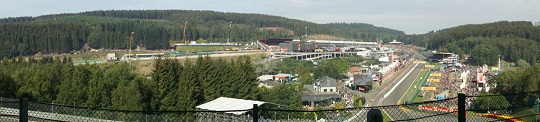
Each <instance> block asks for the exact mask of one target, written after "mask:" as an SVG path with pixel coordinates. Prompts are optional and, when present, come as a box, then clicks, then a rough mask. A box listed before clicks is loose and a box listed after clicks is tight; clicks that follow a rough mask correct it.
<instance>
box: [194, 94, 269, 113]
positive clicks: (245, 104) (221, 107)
mask: <svg viewBox="0 0 540 122" xmlns="http://www.w3.org/2000/svg"><path fill="white" fill-rule="evenodd" d="M265 103H268V102H263V101H254V100H243V99H236V98H228V97H219V98H217V99H215V100H212V101H210V102H207V103H204V104H201V105H199V106H197V107H196V108H198V109H205V110H211V111H228V110H248V109H252V108H253V104H257V105H258V106H260V105H262V104H265ZM246 112H247V111H235V112H226V113H232V114H236V115H240V114H244V113H246Z"/></svg>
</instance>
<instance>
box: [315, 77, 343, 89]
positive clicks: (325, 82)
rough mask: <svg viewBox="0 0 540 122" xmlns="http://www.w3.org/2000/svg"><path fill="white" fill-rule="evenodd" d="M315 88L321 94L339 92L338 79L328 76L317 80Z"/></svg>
mask: <svg viewBox="0 0 540 122" xmlns="http://www.w3.org/2000/svg"><path fill="white" fill-rule="evenodd" d="M313 84H314V85H313V87H314V90H315V91H319V92H337V82H336V79H333V78H330V77H328V76H324V77H322V78H319V79H317V80H315V83H313Z"/></svg>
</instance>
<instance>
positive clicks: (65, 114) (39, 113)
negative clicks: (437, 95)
mask: <svg viewBox="0 0 540 122" xmlns="http://www.w3.org/2000/svg"><path fill="white" fill-rule="evenodd" d="M538 96H539V92H531V93H518V94H505V95H492V94H488V95H480V96H465V95H464V94H459V95H458V97H457V98H449V99H444V100H438V101H427V102H419V103H410V104H403V105H390V106H377V107H360V108H345V109H331V110H314V111H303V110H283V109H270V108H264V107H263V108H259V107H258V106H256V105H254V107H253V109H248V110H230V111H202V110H198V111H123V110H108V109H95V108H87V107H75V106H64V105H57V104H49V103H38V102H28V101H27V100H26V99H8V98H0V121H23V122H25V121H28V120H36V121H41V120H44V121H92V122H113V121H138V122H153V121H160V122H178V121H220V122H221V121H232V122H239V121H240V122H241V121H245V122H248V121H260V122H277V121H279V122H288V121H290V122H302V121H306V122H308V121H330V122H357V121H379V120H380V121H452V122H454V121H538V120H540V116H539V115H540V105H539V104H538V103H540V100H539V97H538ZM510 103H513V104H510ZM232 113H243V114H240V115H237V114H232Z"/></svg>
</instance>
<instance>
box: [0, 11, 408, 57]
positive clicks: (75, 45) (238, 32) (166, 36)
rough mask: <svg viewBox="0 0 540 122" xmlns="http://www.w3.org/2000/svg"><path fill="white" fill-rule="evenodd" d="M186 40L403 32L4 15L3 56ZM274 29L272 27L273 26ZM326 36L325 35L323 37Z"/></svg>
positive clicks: (247, 18) (235, 19)
mask: <svg viewBox="0 0 540 122" xmlns="http://www.w3.org/2000/svg"><path fill="white" fill-rule="evenodd" d="M184 22H188V23H187V28H186V34H185V37H186V39H187V40H193V41H195V40H206V41H207V42H225V41H226V40H227V39H228V38H230V40H231V41H232V42H237V43H249V42H253V41H254V40H256V39H258V38H297V39H304V38H305V37H303V36H304V35H305V32H306V29H305V28H306V27H307V28H308V29H307V31H308V35H328V37H336V38H343V39H347V40H357V41H373V40H375V39H376V38H381V39H383V40H391V39H395V38H398V37H399V36H404V35H405V33H403V32H402V31H397V30H392V29H388V28H382V27H377V26H373V25H370V24H363V23H331V24H316V23H312V22H307V21H302V20H296V19H288V18H285V17H279V16H271V15H263V14H244V13H228V12H215V11H198V10H99V11H88V12H80V13H64V14H51V15H42V16H38V17H14V18H13V17H12V18H4V19H0V28H2V29H3V30H4V31H2V32H0V41H2V43H3V44H2V46H3V47H2V48H0V53H2V54H0V56H7V57H14V56H19V55H33V54H36V53H38V52H41V53H65V52H70V51H72V50H82V49H83V47H89V48H97V49H99V48H103V49H127V48H128V47H129V46H128V42H127V41H128V40H129V33H131V32H135V34H134V42H133V44H134V46H133V48H135V47H137V46H143V47H145V48H146V49H151V50H154V49H170V48H171V47H170V45H169V42H170V41H179V40H183V37H184V34H183V29H184ZM268 28H271V29H268ZM323 37H324V36H323Z"/></svg>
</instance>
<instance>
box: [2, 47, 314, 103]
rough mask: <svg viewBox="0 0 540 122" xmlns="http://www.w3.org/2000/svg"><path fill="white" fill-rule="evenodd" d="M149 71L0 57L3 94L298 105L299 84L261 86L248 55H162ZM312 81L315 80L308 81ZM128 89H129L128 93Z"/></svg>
mask: <svg viewBox="0 0 540 122" xmlns="http://www.w3.org/2000/svg"><path fill="white" fill-rule="evenodd" d="M155 62H156V63H155V64H154V66H155V69H154V70H153V73H152V74H151V77H144V76H142V75H139V74H134V73H132V72H131V71H132V69H131V68H130V65H129V64H127V63H125V62H118V63H115V64H113V65H97V64H91V65H90V64H82V65H74V64H73V63H72V61H71V59H70V58H66V57H64V58H63V59H60V58H55V59H53V58H49V57H45V58H43V59H40V60H36V59H33V58H30V59H28V60H24V59H7V58H4V59H3V60H2V62H1V63H0V87H1V88H2V89H0V97H8V98H22V97H28V98H30V100H31V101H38V102H48V103H51V102H52V103H55V104H63V105H71V106H80V107H92V108H104V109H116V110H144V111H175V110H176V111H178V110H194V109H195V106H196V105H200V104H202V103H205V102H208V101H211V100H214V99H216V98H218V97H231V98H240V99H249V100H261V101H267V102H272V103H276V104H280V105H285V106H279V107H284V108H283V109H300V108H301V104H302V103H301V101H300V99H299V98H300V95H301V94H300V89H297V88H298V87H299V86H301V84H281V85H277V86H275V87H276V88H277V89H276V88H272V89H267V88H264V87H263V88H258V87H257V86H258V82H257V80H256V77H257V75H256V74H255V73H254V72H255V69H254V67H253V65H252V64H251V59H250V58H249V57H247V56H242V57H238V58H236V59H230V60H226V59H212V58H209V57H199V58H197V59H196V60H195V61H190V60H189V59H186V60H185V61H183V63H182V62H179V60H177V59H158V60H156V61H155ZM309 83H311V81H309ZM127 94H129V95H127Z"/></svg>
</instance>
